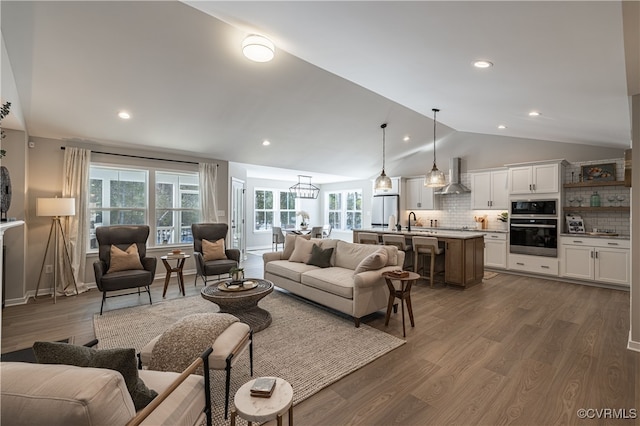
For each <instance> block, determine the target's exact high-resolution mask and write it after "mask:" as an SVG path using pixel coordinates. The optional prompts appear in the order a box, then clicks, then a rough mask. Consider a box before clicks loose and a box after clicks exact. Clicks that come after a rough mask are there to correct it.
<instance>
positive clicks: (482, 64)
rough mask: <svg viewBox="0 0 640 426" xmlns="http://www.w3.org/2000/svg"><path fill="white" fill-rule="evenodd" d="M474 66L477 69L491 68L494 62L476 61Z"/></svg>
mask: <svg viewBox="0 0 640 426" xmlns="http://www.w3.org/2000/svg"><path fill="white" fill-rule="evenodd" d="M473 66H474V67H476V68H491V67H492V66H493V62H489V61H485V60H480V61H475V62H474V63H473Z"/></svg>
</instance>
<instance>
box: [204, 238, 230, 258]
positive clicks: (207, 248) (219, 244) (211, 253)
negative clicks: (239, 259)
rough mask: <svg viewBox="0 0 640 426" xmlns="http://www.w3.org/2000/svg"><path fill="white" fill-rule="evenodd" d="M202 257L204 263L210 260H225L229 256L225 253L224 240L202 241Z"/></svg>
mask: <svg viewBox="0 0 640 426" xmlns="http://www.w3.org/2000/svg"><path fill="white" fill-rule="evenodd" d="M202 257H204V261H205V262H208V261H210V260H224V259H226V258H227V255H226V253H225V251H224V238H220V239H219V240H216V241H213V242H212V241H209V240H204V239H203V240H202Z"/></svg>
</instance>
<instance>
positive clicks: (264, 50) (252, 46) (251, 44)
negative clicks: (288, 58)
mask: <svg viewBox="0 0 640 426" xmlns="http://www.w3.org/2000/svg"><path fill="white" fill-rule="evenodd" d="M275 50H276V47H275V45H274V44H273V42H272V41H271V40H269V39H268V38H266V37H263V36H259V35H255V34H252V35H250V36H247V37H246V38H245V39H244V40H243V41H242V53H243V54H244V56H246V57H247V58H248V59H251V60H252V61H254V62H269V61H270V60H272V59H273V57H274V55H275Z"/></svg>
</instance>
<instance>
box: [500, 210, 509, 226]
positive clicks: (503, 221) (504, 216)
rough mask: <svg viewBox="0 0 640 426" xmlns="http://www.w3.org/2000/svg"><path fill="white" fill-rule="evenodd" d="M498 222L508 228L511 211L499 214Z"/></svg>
mask: <svg viewBox="0 0 640 426" xmlns="http://www.w3.org/2000/svg"><path fill="white" fill-rule="evenodd" d="M498 222H500V225H501V226H502V229H507V223H508V222H509V212H502V213H500V214H499V215H498Z"/></svg>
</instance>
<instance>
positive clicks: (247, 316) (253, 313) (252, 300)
mask: <svg viewBox="0 0 640 426" xmlns="http://www.w3.org/2000/svg"><path fill="white" fill-rule="evenodd" d="M244 281H245V282H246V281H253V282H254V283H255V287H253V288H251V289H249V290H237V289H236V290H235V291H226V290H222V289H221V287H222V288H224V285H225V284H227V283H230V282H231V279H226V280H222V281H217V282H215V283H213V284H210V285H208V286H206V287H205V288H203V289H202V291H201V292H200V295H201V296H202V297H203V298H204V299H206V300H208V301H210V302H213V303H215V304H216V305H218V306H219V307H220V312H223V313H227V314H231V315H234V316H236V317H238V319H239V320H240V321H242V322H244V323H245V324H249V326H250V327H251V329H252V330H253V331H254V332H257V331H260V330H264V329H265V328H267V327H269V325H270V324H271V314H270V313H269V312H268V311H266V310H264V309H262V308H261V307H259V306H258V301H260V299H262V298H263V297H265V296H266V295H267V294H269V293H271V292H272V291H273V283H272V282H271V281H267V280H263V279H260V278H247V279H245V280H244Z"/></svg>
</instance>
